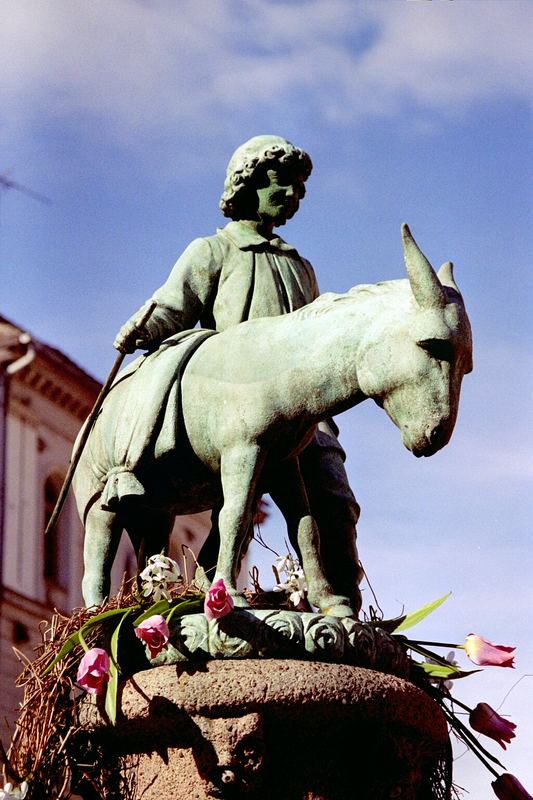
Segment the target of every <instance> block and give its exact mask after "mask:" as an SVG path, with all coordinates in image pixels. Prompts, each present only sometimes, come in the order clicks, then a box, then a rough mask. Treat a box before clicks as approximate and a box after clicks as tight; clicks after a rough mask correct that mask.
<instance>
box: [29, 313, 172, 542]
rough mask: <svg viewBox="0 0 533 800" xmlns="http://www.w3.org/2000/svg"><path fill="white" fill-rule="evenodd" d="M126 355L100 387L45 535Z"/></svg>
mask: <svg viewBox="0 0 533 800" xmlns="http://www.w3.org/2000/svg"><path fill="white" fill-rule="evenodd" d="M156 306H157V303H156V302H155V300H154V301H153V302H152V303H150V305H149V306H148V308H147V309H146V311H145V312H144V314H143V315H142V317H141V318H140V319H139V321H138V322H137V323H136V324H135V328H137V329H140V328H142V327H143V326H144V325H145V324H146V323H147V322H148V319H149V318H150V316H151V315H152V312H153V311H154V309H155V307H156ZM125 356H126V353H125V352H121V353H119V354H118V356H117V357H116V359H115V363H114V364H113V366H112V368H111V372H110V373H109V375H108V376H107V380H106V382H105V383H104V385H103V386H102V388H101V389H100V394H99V395H98V397H97V398H96V402H95V404H94V406H93V409H92V411H91V413H90V414H89V416H88V417H87V420H86V422H85V427H84V428H83V432H82V434H81V437H80V440H79V442H78V446H77V448H76V451H75V452H74V453H73V454H72V458H71V460H70V465H69V468H68V470H67V474H66V475H65V480H64V481H63V486H62V487H61V491H60V492H59V497H58V498H57V502H56V504H55V507H54V510H53V512H52V516H51V517H50V519H49V520H48V525H47V526H46V530H45V532H44V535H45V536H48V534H49V533H50V531H52V530H53V529H54V527H55V525H56V523H57V520H58V518H59V515H60V514H61V511H62V509H63V506H64V504H65V500H66V497H67V494H68V490H69V489H70V484H71V483H72V478H73V477H74V473H75V471H76V467H77V466H78V463H79V460H80V458H81V454H82V453H83V449H84V447H85V445H86V444H87V439H88V438H89V434H90V433H91V430H92V427H93V425H94V423H95V420H96V417H97V416H98V414H99V412H100V409H101V408H102V405H103V403H104V400H105V398H106V397H107V395H108V394H109V390H110V389H111V386H112V384H113V381H114V380H115V378H116V375H117V372H118V371H119V369H120V367H121V366H122V362H123V361H124V358H125Z"/></svg>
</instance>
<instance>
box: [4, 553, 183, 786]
mask: <svg viewBox="0 0 533 800" xmlns="http://www.w3.org/2000/svg"><path fill="white" fill-rule="evenodd" d="M139 577H140V579H141V581H142V595H143V597H150V595H153V597H152V599H153V600H154V602H157V601H158V600H161V599H162V598H164V599H165V600H170V599H171V595H170V591H169V588H168V587H169V584H171V583H177V581H179V580H180V578H181V573H180V568H179V566H178V564H177V563H176V562H175V561H174V559H172V558H169V557H168V556H163V555H155V556H150V558H149V559H148V563H147V565H146V567H145V569H143V571H142V572H141V574H140V576H139ZM0 800H1V798H0Z"/></svg>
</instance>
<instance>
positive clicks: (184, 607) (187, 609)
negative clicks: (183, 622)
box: [166, 598, 204, 625]
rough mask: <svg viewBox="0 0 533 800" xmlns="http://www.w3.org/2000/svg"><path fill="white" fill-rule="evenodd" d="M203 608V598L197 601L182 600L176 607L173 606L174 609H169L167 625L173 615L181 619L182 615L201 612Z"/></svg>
mask: <svg viewBox="0 0 533 800" xmlns="http://www.w3.org/2000/svg"><path fill="white" fill-rule="evenodd" d="M203 606H204V601H203V598H201V599H200V598H199V599H198V600H184V601H183V602H181V603H178V605H177V606H174V608H171V609H170V611H169V613H168V614H167V617H166V620H167V625H168V623H169V622H170V620H171V619H172V617H173V616H174V614H177V616H178V617H181V616H182V615H183V614H189V613H190V614H193V613H194V612H195V611H201V610H202V608H203Z"/></svg>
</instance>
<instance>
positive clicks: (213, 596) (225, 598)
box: [204, 578, 233, 619]
mask: <svg viewBox="0 0 533 800" xmlns="http://www.w3.org/2000/svg"><path fill="white" fill-rule="evenodd" d="M232 608H233V599H232V597H231V595H230V594H229V593H228V590H227V589H226V584H225V583H224V580H223V579H222V578H220V579H219V580H218V581H215V582H214V583H213V584H212V586H211V588H210V589H209V591H208V592H207V594H206V596H205V601H204V614H205V615H206V617H207V619H220V617H225V616H226V614H229V612H230V611H231V609H232Z"/></svg>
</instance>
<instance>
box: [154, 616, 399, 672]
mask: <svg viewBox="0 0 533 800" xmlns="http://www.w3.org/2000/svg"><path fill="white" fill-rule="evenodd" d="M147 656H149V653H148V652H147ZM242 658H281V659H287V658H289V659H294V658H296V659H307V660H312V661H327V662H336V663H347V664H352V665H355V666H360V667H366V668H368V669H375V670H379V671H381V672H387V673H389V674H393V675H399V676H402V677H407V676H408V675H409V660H408V658H407V656H406V654H405V652H404V650H403V648H402V647H401V645H400V644H399V642H397V641H396V640H395V639H394V638H393V637H392V636H390V635H389V634H388V633H386V632H385V631H384V630H382V629H381V628H379V627H377V626H375V625H370V624H368V623H366V622H359V621H358V620H357V619H355V618H353V617H343V618H340V619H338V618H336V617H329V616H325V615H323V614H319V613H312V612H300V611H288V610H280V609H254V608H236V609H234V610H233V611H232V612H231V613H230V614H228V615H227V616H225V617H222V618H221V619H215V620H208V619H207V617H206V616H205V615H204V614H185V615H183V616H181V617H174V618H173V619H172V620H171V623H170V641H169V644H168V645H167V647H166V648H165V649H164V650H162V651H161V653H159V655H158V656H156V657H155V658H153V659H149V661H150V663H151V664H152V665H153V666H163V665H169V664H180V663H183V662H186V661H192V662H201V661H206V660H209V659H242Z"/></svg>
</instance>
